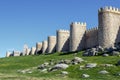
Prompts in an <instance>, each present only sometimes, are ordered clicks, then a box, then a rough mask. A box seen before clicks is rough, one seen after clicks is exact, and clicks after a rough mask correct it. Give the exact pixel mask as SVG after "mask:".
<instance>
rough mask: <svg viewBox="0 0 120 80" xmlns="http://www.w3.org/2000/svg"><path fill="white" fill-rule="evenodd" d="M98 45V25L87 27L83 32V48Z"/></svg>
mask: <svg viewBox="0 0 120 80" xmlns="http://www.w3.org/2000/svg"><path fill="white" fill-rule="evenodd" d="M96 46H98V27H95V28H92V29H89V30H87V31H86V33H85V49H87V48H91V47H96Z"/></svg>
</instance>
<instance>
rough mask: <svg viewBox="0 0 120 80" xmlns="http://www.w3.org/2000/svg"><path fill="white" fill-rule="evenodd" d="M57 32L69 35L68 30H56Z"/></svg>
mask: <svg viewBox="0 0 120 80" xmlns="http://www.w3.org/2000/svg"><path fill="white" fill-rule="evenodd" d="M57 32H62V33H70V31H69V30H63V29H60V30H57Z"/></svg>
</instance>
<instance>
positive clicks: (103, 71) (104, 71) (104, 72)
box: [99, 70, 109, 74]
mask: <svg viewBox="0 0 120 80" xmlns="http://www.w3.org/2000/svg"><path fill="white" fill-rule="evenodd" d="M99 73H100V74H108V73H109V72H108V71H106V70H102V71H100V72H99Z"/></svg>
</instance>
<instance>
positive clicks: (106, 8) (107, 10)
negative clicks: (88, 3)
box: [98, 6, 120, 14]
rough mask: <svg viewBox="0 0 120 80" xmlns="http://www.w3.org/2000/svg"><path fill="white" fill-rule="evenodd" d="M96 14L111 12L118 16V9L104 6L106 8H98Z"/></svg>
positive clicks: (119, 10) (119, 11)
mask: <svg viewBox="0 0 120 80" xmlns="http://www.w3.org/2000/svg"><path fill="white" fill-rule="evenodd" d="M98 12H99V13H101V12H112V13H118V14H120V9H118V8H115V7H112V6H109V7H108V6H106V7H103V8H100V9H99V10H98Z"/></svg>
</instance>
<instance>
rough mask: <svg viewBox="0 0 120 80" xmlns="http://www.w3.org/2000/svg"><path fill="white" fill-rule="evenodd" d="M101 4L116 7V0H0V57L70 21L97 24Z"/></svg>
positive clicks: (36, 40)
mask: <svg viewBox="0 0 120 80" xmlns="http://www.w3.org/2000/svg"><path fill="white" fill-rule="evenodd" d="M104 6H114V7H118V8H120V0H0V57H4V56H5V54H6V51H7V50H11V49H15V50H22V49H23V45H24V44H28V46H29V47H31V46H35V44H36V42H41V41H43V40H46V39H47V36H49V35H56V30H58V29H68V30H69V24H70V23H71V22H72V21H74V22H75V21H80V22H87V27H88V28H90V27H94V26H97V25H98V16H97V15H98V9H99V8H100V7H104Z"/></svg>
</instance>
